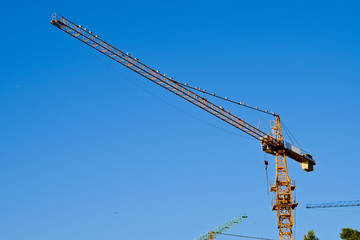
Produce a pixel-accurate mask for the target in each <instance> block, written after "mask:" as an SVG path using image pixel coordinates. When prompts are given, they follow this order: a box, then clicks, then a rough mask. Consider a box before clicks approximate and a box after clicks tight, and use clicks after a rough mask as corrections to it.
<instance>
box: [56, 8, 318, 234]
mask: <svg viewBox="0 0 360 240" xmlns="http://www.w3.org/2000/svg"><path fill="white" fill-rule="evenodd" d="M50 23H51V24H52V25H54V26H55V27H57V28H59V29H60V30H62V31H64V32H66V33H67V34H69V35H71V36H73V37H75V38H76V39H78V40H80V41H81V42H83V43H85V44H87V45H88V46H90V47H92V48H94V49H95V50H97V51H99V52H100V53H102V54H104V55H105V56H107V57H109V58H111V59H113V60H115V61H117V62H118V63H120V64H122V65H123V66H125V67H127V68H129V69H131V70H133V71H134V72H136V73H138V74H140V75H141V76H143V77H145V78H147V79H149V80H150V81H152V82H154V83H156V84H158V85H159V86H161V87H163V88H165V89H167V90H169V91H170V92H172V93H174V94H176V95H178V96H179V97H181V98H183V99H185V100H187V101H189V102H191V103H192V104H194V105H196V106H198V107H199V108H201V109H203V110H205V111H207V112H209V113H211V114H212V115H214V116H216V117H218V118H219V119H221V120H223V121H225V122H227V123H228V124H230V125H232V126H234V127H235V128H237V129H239V130H241V131H243V132H245V133H246V134H248V135H250V136H252V137H253V138H255V139H257V140H258V141H260V144H261V146H262V150H263V151H264V152H266V153H268V154H271V155H274V156H275V162H276V179H275V182H274V185H273V186H271V191H273V192H275V201H273V203H272V210H274V211H276V214H277V226H278V229H279V237H280V239H281V240H282V239H286V240H291V239H292V226H293V216H292V210H293V209H294V208H295V207H296V206H297V203H296V201H295V199H292V197H291V191H292V190H294V189H295V182H293V181H290V179H289V176H288V173H287V167H286V157H290V158H292V159H293V160H295V161H297V162H299V163H300V164H301V167H302V169H303V170H305V171H308V172H309V171H313V166H314V165H315V161H314V160H313V158H312V156H311V155H310V154H307V153H306V152H304V151H303V150H301V149H299V148H297V147H295V146H293V145H291V144H289V143H287V142H285V141H284V138H283V134H282V130H281V123H280V116H279V115H277V114H274V113H269V112H268V111H262V110H259V109H257V108H253V107H249V106H247V105H245V104H244V103H237V104H239V105H242V106H246V107H248V108H253V109H256V110H259V111H261V112H264V113H267V114H271V115H273V116H274V117H275V120H273V121H272V123H271V129H272V134H266V133H264V132H262V131H261V130H259V129H258V128H256V127H254V126H252V125H250V124H248V123H247V122H245V121H244V120H242V119H240V118H238V117H237V116H235V115H234V114H231V113H230V112H229V111H226V110H225V109H224V108H222V107H219V106H217V105H216V104H214V103H212V102H210V101H209V100H207V99H206V98H204V97H202V96H200V95H198V94H196V93H194V92H193V91H192V90H196V91H199V92H201V93H204V94H209V93H207V92H206V91H205V90H202V89H199V88H193V87H190V86H188V85H187V84H182V83H180V82H177V81H175V80H173V79H172V78H169V77H166V76H165V74H160V72H159V71H155V70H154V69H152V68H150V67H148V66H146V65H145V64H143V63H141V62H140V61H139V60H138V59H137V58H133V57H131V56H130V54H128V53H125V52H122V51H120V50H119V49H117V48H115V47H114V46H112V45H110V44H108V43H106V42H105V41H103V40H101V39H100V38H99V36H97V35H94V34H93V33H92V32H91V31H89V30H88V29H86V28H83V27H81V26H80V25H77V24H75V23H73V22H71V21H70V20H68V19H66V18H65V17H63V16H61V15H59V14H56V13H54V14H53V15H52V20H51V22H50ZM225 99H226V100H227V98H225Z"/></svg>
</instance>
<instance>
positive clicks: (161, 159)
mask: <svg viewBox="0 0 360 240" xmlns="http://www.w3.org/2000/svg"><path fill="white" fill-rule="evenodd" d="M314 2H315V3H314ZM359 7H360V6H359V4H358V2H357V1H302V2H301V3H289V2H288V1H277V2H276V3H273V2H272V3H269V1H251V3H246V2H245V1H197V2H194V1H108V0H104V1H97V2H95V1H93V2H89V1H78V2H74V1H68V0H63V1H35V2H31V1H17V2H11V3H10V1H8V2H6V3H5V2H4V3H3V4H2V7H1V10H0V13H1V14H0V20H1V23H2V24H1V33H2V34H1V38H0V42H1V46H2V49H1V58H0V66H1V74H2V76H1V81H0V109H1V111H0V119H1V124H0V131H1V132H0V158H1V159H0V164H1V166H0V191H1V197H0V229H1V230H0V239H1V240H24V239H26V240H49V239H51V240H65V239H66V240H80V239H87V240H100V239H102V240H116V239H126V240H165V239H173V240H185V239H187V240H189V239H190V240H191V239H194V238H195V237H198V236H199V235H201V234H203V233H205V232H207V231H209V230H210V229H212V228H214V227H216V226H217V225H219V224H221V223H223V222H225V221H227V220H229V219H231V218H233V217H236V216H237V215H239V214H241V213H246V214H247V215H248V216H249V218H248V219H247V220H245V221H244V222H242V223H240V224H239V225H238V226H236V227H234V228H233V229H232V230H231V231H230V232H231V233H234V234H242V235H250V236H262V237H269V238H274V239H277V235H278V231H277V228H276V218H275V212H272V211H271V210H270V202H271V199H272V198H273V197H274V196H273V194H270V195H269V196H268V195H267V193H266V178H265V171H264V165H263V160H264V153H263V152H261V150H260V146H259V143H258V142H256V141H254V140H252V139H249V138H248V137H247V136H246V135H245V134H243V133H242V132H240V131H238V130H236V129H235V128H232V127H231V126H227V125H226V124H225V123H222V122H221V121H220V120H217V119H215V118H214V117H213V116H211V115H209V114H207V113H206V112H203V111H201V110H200V109H196V108H195V107H194V106H192V105H191V104H189V103H187V102H185V101H184V100H182V99H180V98H178V97H176V96H173V95H172V94H171V93H168V92H165V90H164V89H162V88H160V87H158V86H156V85H154V84H153V83H151V82H149V81H147V80H146V79H143V78H141V77H139V76H137V75H136V74H135V73H132V72H131V71H130V70H128V69H125V68H124V67H122V66H120V65H119V64H116V63H111V62H110V61H108V60H107V59H106V58H105V57H102V56H100V55H99V54H97V53H95V52H94V51H92V49H90V48H89V47H86V46H83V45H84V44H81V43H80V42H78V41H77V40H75V39H73V38H71V37H70V36H68V35H67V34H65V33H63V32H61V31H60V30H58V29H56V28H55V27H53V26H52V25H51V24H49V21H50V20H51V14H52V13H53V12H58V13H61V14H62V15H64V16H65V17H67V18H69V19H71V20H72V21H74V22H75V23H78V24H81V25H83V26H85V27H87V28H88V29H90V30H92V31H93V32H95V33H96V34H99V35H100V36H101V37H102V38H103V39H104V40H105V41H107V42H109V43H111V44H113V45H114V46H116V47H118V48H119V49H121V50H123V51H125V52H130V53H131V54H132V56H135V57H138V58H139V59H140V60H141V61H143V62H144V63H145V64H147V65H149V66H151V67H153V68H155V69H159V70H160V71H161V72H162V73H166V74H167V75H168V76H173V77H175V78H176V79H177V80H178V81H181V82H187V83H191V84H192V85H194V86H199V87H202V88H205V89H207V90H209V91H213V92H216V93H217V94H219V95H223V96H227V97H229V98H231V99H235V100H238V101H243V102H246V103H248V104H249V105H252V106H258V107H261V108H264V109H269V110H271V111H274V112H277V113H279V114H280V116H281V118H282V119H283V120H284V121H285V123H286V124H287V126H288V127H289V129H290V130H291V131H292V133H293V134H294V135H295V136H296V138H297V139H298V141H299V142H300V143H301V144H302V146H303V148H304V149H306V150H307V151H308V152H310V153H311V154H312V155H313V156H314V158H315V159H316V160H317V163H318V164H317V165H316V166H315V171H314V172H312V173H306V172H303V171H302V170H301V169H300V166H299V164H298V163H296V162H294V161H292V160H291V159H289V160H288V168H289V175H290V178H292V179H296V183H297V189H296V198H297V200H298V202H299V206H298V208H297V211H296V227H295V229H294V230H295V235H296V239H302V236H303V235H304V234H305V233H306V232H307V230H310V229H314V230H315V233H316V234H317V235H318V237H320V239H324V240H325V239H339V232H340V229H341V228H343V227H352V228H356V229H358V230H360V221H359V219H360V208H348V209H334V210H331V209H322V210H307V209H305V204H306V203H317V202H327V201H337V200H352V199H359V198H360V193H359V189H360V181H359V177H358V176H359V170H360V163H359V162H360V161H359V144H360V141H359V133H360V128H359V126H360V125H359V124H358V122H357V121H358V119H359V118H360V113H359V110H360V109H359V103H360V97H359V91H360V83H359V77H360V70H359V65H360V33H359V26H360V21H359V20H360V17H359ZM91 53H93V54H95V56H97V57H99V58H100V59H101V60H102V61H105V62H107V63H109V64H111V66H113V67H115V68H116V69H117V70H118V71H119V72H120V74H119V73H118V72H115V71H113V70H112V69H111V68H109V67H108V66H107V65H106V64H104V63H103V62H102V61H99V59H97V58H96V57H94V55H93V54H91ZM129 79H130V80H131V81H132V82H135V83H136V84H139V85H140V86H141V88H139V87H138V86H136V85H134V84H133V83H132V82H131V81H129ZM17 86H18V87H17ZM142 88H143V89H146V90H147V91H149V92H151V94H152V95H151V94H148V93H147V92H146V91H144V90H143V89H142ZM153 95H155V96H156V97H154V96H153ZM159 98H161V99H163V100H165V101H166V103H164V102H163V101H161V100H159ZM219 104H221V105H222V106H224V105H223V103H220V102H219ZM175 107H176V108H175ZM179 109H180V111H179ZM231 111H232V112H234V113H235V114H237V115H238V116H239V117H241V118H243V119H245V120H247V121H249V122H250V123H252V124H254V125H257V123H258V120H259V117H261V124H260V127H261V128H262V129H263V130H264V131H265V132H268V131H269V120H270V119H271V118H268V117H266V116H263V115H261V114H258V113H254V112H252V111H249V110H244V109H241V108H238V107H236V106H232V108H231ZM184 112H185V113H187V114H184ZM190 115H191V116H190ZM198 119H201V120H202V121H199V120H198ZM204 122H206V123H208V124H206V123H204ZM209 124H211V125H215V126H216V127H213V126H211V125H209ZM217 127H218V128H217ZM219 128H221V129H219ZM224 130H225V131H224ZM229 131H230V132H232V133H235V134H237V135H235V134H231V133H229ZM268 159H269V161H270V167H269V178H270V179H274V161H273V158H271V157H268ZM219 239H223V240H227V239H230V237H225V236H224V237H219Z"/></svg>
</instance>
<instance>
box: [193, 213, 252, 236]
mask: <svg viewBox="0 0 360 240" xmlns="http://www.w3.org/2000/svg"><path fill="white" fill-rule="evenodd" d="M245 218H247V216H246V215H244V214H243V215H241V216H239V217H236V218H234V219H231V220H229V221H227V222H226V223H224V224H223V225H220V226H218V227H216V228H215V229H213V230H211V231H210V232H208V233H205V234H203V235H201V236H200V237H198V238H195V239H194V240H213V239H214V238H216V236H217V235H219V234H221V233H223V232H225V231H226V230H228V229H229V228H231V227H233V226H235V225H236V224H238V223H239V222H241V221H243V220H244V219H245Z"/></svg>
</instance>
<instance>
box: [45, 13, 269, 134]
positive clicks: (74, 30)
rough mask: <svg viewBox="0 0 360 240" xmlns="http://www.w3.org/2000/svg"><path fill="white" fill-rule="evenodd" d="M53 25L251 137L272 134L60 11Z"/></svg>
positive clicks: (55, 15) (54, 17) (54, 18)
mask: <svg viewBox="0 0 360 240" xmlns="http://www.w3.org/2000/svg"><path fill="white" fill-rule="evenodd" d="M51 24H53V25H54V26H56V27H58V28H60V29H61V30H63V31H64V32H66V33H68V34H70V35H71V36H73V37H75V38H77V39H78V40H80V41H82V42H84V43H85V44H87V45H89V46H90V47H92V48H94V49H96V50H97V51H99V52H101V53H102V54H104V55H106V56H108V57H110V58H112V59H113V60H115V61H117V62H118V63H120V64H122V65H123V66H125V67H127V68H129V69H131V70H133V71H134V72H136V73H138V74H140V75H142V76H143V77H145V78H147V79H149V80H150V81H152V82H154V83H156V84H158V85H160V86H161V87H163V88H165V89H167V90H169V91H171V92H173V93H175V94H176V95H178V96H179V97H182V98H184V99H185V100H187V101H189V102H191V103H193V104H194V105H196V106H198V107H199V108H201V109H203V110H205V111H207V112H209V113H211V114H213V115H214V116H216V117H218V118H220V119H221V120H223V121H225V122H227V123H229V124H231V125H232V126H234V127H236V128H238V129H240V130H241V131H244V132H245V133H247V134H249V135H250V136H252V137H254V138H256V139H258V140H260V138H268V137H270V136H268V135H267V134H266V133H264V132H262V131H260V130H259V129H257V128H256V127H254V126H252V125H250V124H248V123H246V122H244V121H243V120H241V119H240V118H238V117H236V116H235V115H233V114H231V113H230V112H228V111H225V109H223V108H221V107H219V106H217V105H215V104H213V103H211V102H210V101H208V100H207V99H205V98H203V97H201V96H199V95H197V94H196V93H194V92H192V91H190V90H189V89H188V88H186V87H184V86H181V85H180V84H178V83H177V82H176V81H174V80H172V79H170V78H168V77H166V76H165V75H161V74H160V73H159V72H158V71H155V70H154V69H151V68H150V67H148V66H146V65H145V64H143V63H141V62H140V61H139V60H137V59H136V58H133V57H131V56H130V55H129V54H126V53H124V52H122V51H120V50H118V49H117V48H115V47H113V46H111V45H110V44H108V43H106V42H105V41H103V40H101V39H100V38H99V37H96V36H95V35H93V34H92V33H90V32H88V31H86V30H84V29H83V28H82V27H81V26H79V25H76V24H74V23H73V22H71V21H69V20H68V19H65V18H64V17H62V16H60V15H59V14H56V13H55V14H53V19H52V21H51Z"/></svg>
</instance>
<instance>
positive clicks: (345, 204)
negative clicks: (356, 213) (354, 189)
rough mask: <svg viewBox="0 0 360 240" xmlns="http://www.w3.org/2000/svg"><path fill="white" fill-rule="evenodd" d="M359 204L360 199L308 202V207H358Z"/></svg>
mask: <svg viewBox="0 0 360 240" xmlns="http://www.w3.org/2000/svg"><path fill="white" fill-rule="evenodd" d="M357 206H360V200H352V201H338V202H327V203H311V204H306V208H333V207H357Z"/></svg>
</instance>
